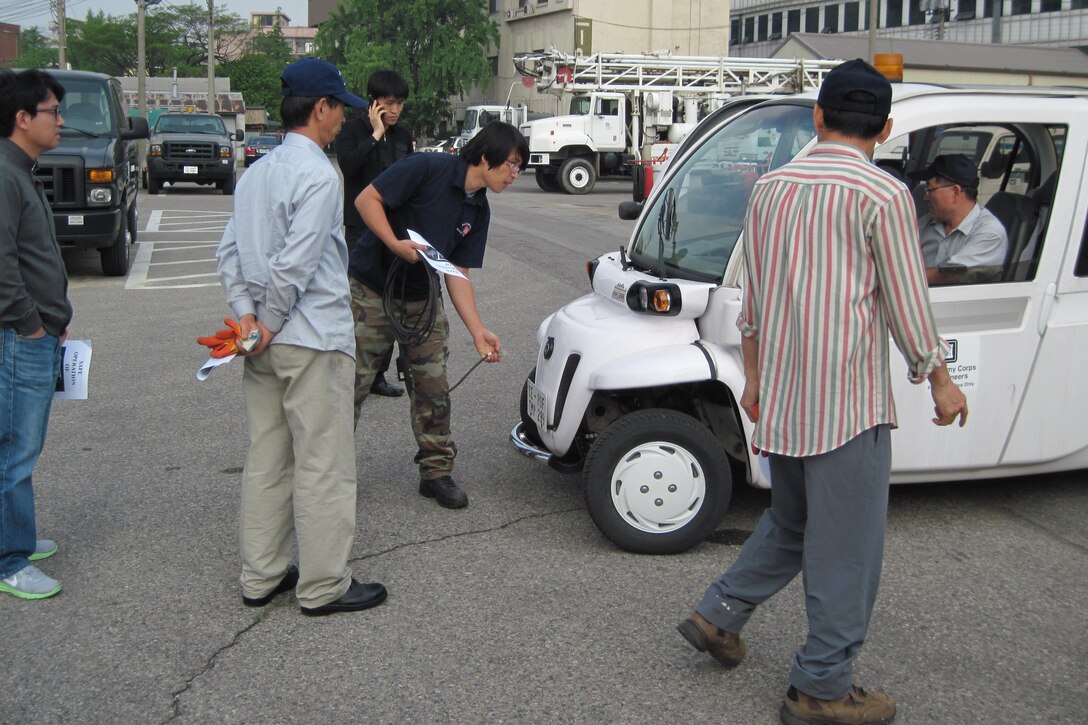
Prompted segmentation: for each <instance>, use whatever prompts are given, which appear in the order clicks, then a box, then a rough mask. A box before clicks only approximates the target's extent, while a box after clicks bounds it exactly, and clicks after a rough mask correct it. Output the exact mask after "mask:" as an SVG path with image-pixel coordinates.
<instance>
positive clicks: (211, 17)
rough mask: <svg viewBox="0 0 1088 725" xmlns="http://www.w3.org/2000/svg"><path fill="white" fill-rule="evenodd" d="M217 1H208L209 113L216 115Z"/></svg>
mask: <svg viewBox="0 0 1088 725" xmlns="http://www.w3.org/2000/svg"><path fill="white" fill-rule="evenodd" d="M214 2H215V0H208V113H215V4H214Z"/></svg>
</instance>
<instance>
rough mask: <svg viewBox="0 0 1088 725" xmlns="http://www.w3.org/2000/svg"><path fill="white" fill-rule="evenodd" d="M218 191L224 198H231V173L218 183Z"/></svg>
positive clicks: (232, 181) (232, 180) (232, 192)
mask: <svg viewBox="0 0 1088 725" xmlns="http://www.w3.org/2000/svg"><path fill="white" fill-rule="evenodd" d="M219 190H220V191H221V192H223V195H224V196H231V195H233V194H234V174H233V173H232V174H231V175H230V176H228V177H227V178H225V179H223V180H222V181H220V182H219Z"/></svg>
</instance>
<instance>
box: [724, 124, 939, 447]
mask: <svg viewBox="0 0 1088 725" xmlns="http://www.w3.org/2000/svg"><path fill="white" fill-rule="evenodd" d="M744 238H745V240H746V241H745V245H746V255H745V272H746V278H745V284H744V293H743V305H742V308H741V313H740V316H739V317H738V319H737V327H738V328H739V329H740V331H741V333H742V334H743V335H744V336H745V337H755V338H757V339H758V347H759V398H760V406H759V407H760V419H759V421H758V423H757V424H756V431H755V437H754V439H753V441H752V442H753V444H754V445H755V446H756V447H757V448H759V449H761V450H764V451H767V452H769V453H778V454H781V455H786V456H795V457H800V456H812V455H817V454H820V453H826V452H827V451H830V450H834V449H836V448H838V447H840V446H842V445H843V444H845V443H847V442H848V441H849V440H851V439H852V438H854V437H855V436H857V435H858V434H860V433H862V432H863V431H865V430H868V429H869V428H872V427H873V426H875V425H879V424H882V423H888V424H891V425H893V426H894V425H895V423H896V419H895V403H894V401H893V400H892V392H891V377H890V374H889V372H888V363H889V357H890V349H889V345H888V332H889V331H890V332H891V336H892V339H893V340H894V341H895V343H896V345H897V346H898V347H899V350H900V351H901V352H902V353H903V356H904V357H905V358H906V360H907V364H908V367H909V370H910V378H911V381H912V382H915V383H920V382H922V381H923V380H924V379H925V378H926V376H927V375H928V374H929V373H930V372H931V371H932V370H933V369H934V368H936V367H938V366H939V365H940V364H941V363H942V361H943V359H944V355H945V354H946V352H947V346H946V344H945V343H944V341H943V340H941V339H940V337H939V336H938V335H937V327H936V325H935V323H934V321H933V314H932V311H931V309H930V305H929V290H928V288H927V286H926V277H925V272H924V269H923V266H922V255H921V251H920V248H919V244H918V226H917V222H916V221H915V218H914V203H913V202H912V201H911V198H910V195H909V193H908V192H907V190H906V188H905V187H904V186H903V185H902V184H901V183H900V182H898V181H896V180H895V179H893V178H892V177H890V176H888V175H887V174H885V173H884V172H882V171H880V170H879V169H878V168H877V167H876V166H874V165H873V164H872V163H871V162H870V161H869V159H868V158H866V156H865V154H864V153H863V152H862V151H861V150H860V149H857V148H855V147H853V146H849V145H846V144H838V143H829V142H823V143H819V144H817V145H816V146H814V147H813V148H812V150H811V151H810V152H809V153H807V154H804V155H803V156H800V157H798V158H797V159H795V160H794V161H793V162H791V163H789V164H787V165H786V166H783V167H782V168H780V169H778V170H776V171H773V172H771V173H768V174H766V175H764V176H763V177H762V178H761V179H760V180H759V181H758V182H757V184H756V187H755V189H754V191H753V193H752V199H751V202H750V204H749V206H748V216H747V218H746V220H745V229H744Z"/></svg>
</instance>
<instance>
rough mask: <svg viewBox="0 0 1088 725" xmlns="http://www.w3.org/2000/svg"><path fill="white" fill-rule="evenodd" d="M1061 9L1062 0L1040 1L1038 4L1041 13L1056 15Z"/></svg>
mask: <svg viewBox="0 0 1088 725" xmlns="http://www.w3.org/2000/svg"><path fill="white" fill-rule="evenodd" d="M1061 9H1062V0H1041V1H1040V3H1039V12H1041V13H1056V12H1058V11H1059V10H1061Z"/></svg>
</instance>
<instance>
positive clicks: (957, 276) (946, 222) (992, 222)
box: [913, 154, 1009, 285]
mask: <svg viewBox="0 0 1088 725" xmlns="http://www.w3.org/2000/svg"><path fill="white" fill-rule="evenodd" d="M913 178H915V179H917V180H919V181H925V182H926V201H927V202H928V203H929V213H928V214H926V215H925V216H923V217H922V218H921V220H919V222H918V227H919V236H920V237H921V240H922V242H921V243H922V256H923V257H924V258H925V264H926V279H927V280H928V281H929V283H930V284H931V285H936V284H960V283H963V282H965V281H968V280H971V279H972V275H974V277H976V278H977V277H978V275H979V273H983V274H986V273H988V274H986V276H985V277H983V279H975V280H974V281H989V279H990V278H994V279H996V278H997V277H998V276H999V275H1000V273H1001V267H1002V266H1003V265H1004V264H1005V252H1006V250H1007V249H1008V246H1009V240H1008V236H1007V235H1006V233H1005V227H1004V226H1002V224H1001V222H1000V221H998V219H997V217H995V216H994V215H993V214H991V213H990V212H989V211H988V210H987V209H985V208H983V207H982V206H981V205H980V204H979V203H978V169H976V168H975V165H974V164H973V163H972V162H971V160H970V159H969V158H967V157H966V156H964V155H963V154H946V155H943V156H938V157H937V158H935V159H933V163H932V164H930V165H929V167H928V168H927V169H925V170H924V171H922V172H921V173H919V174H917V175H915V176H914V177H913Z"/></svg>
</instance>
